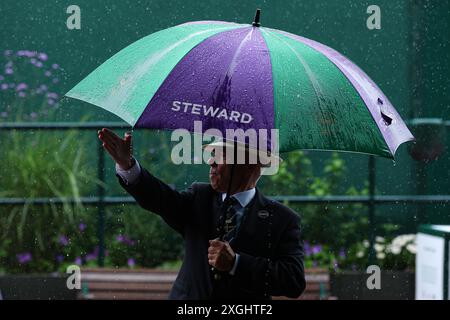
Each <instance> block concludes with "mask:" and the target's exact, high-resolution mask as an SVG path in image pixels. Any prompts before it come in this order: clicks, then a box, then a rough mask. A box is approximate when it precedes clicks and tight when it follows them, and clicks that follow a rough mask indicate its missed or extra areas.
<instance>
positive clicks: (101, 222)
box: [97, 139, 105, 267]
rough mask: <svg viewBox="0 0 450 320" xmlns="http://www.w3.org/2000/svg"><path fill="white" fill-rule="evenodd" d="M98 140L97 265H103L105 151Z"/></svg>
mask: <svg viewBox="0 0 450 320" xmlns="http://www.w3.org/2000/svg"><path fill="white" fill-rule="evenodd" d="M97 140H98V166H97V178H98V182H99V184H98V187H97V196H98V225H97V231H98V265H99V267H103V266H104V265H105V202H104V200H105V189H104V182H105V172H104V169H105V152H104V151H103V145H102V142H101V141H100V139H97Z"/></svg>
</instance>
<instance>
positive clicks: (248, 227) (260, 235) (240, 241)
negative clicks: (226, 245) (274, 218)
mask: <svg viewBox="0 0 450 320" xmlns="http://www.w3.org/2000/svg"><path fill="white" fill-rule="evenodd" d="M268 202H269V201H268V200H267V199H266V198H265V197H264V196H263V195H262V194H261V192H260V191H259V190H258V188H256V193H255V197H254V198H253V199H252V201H251V202H250V203H249V205H248V206H247V207H246V212H245V214H244V217H243V221H242V222H241V226H240V228H239V231H238V233H237V235H236V238H235V239H234V240H233V241H232V243H231V246H232V247H233V249H241V248H245V247H247V246H248V245H251V243H255V241H263V240H264V239H265V237H266V236H267V234H268V231H269V223H268V222H269V220H270V219H269V215H270V214H271V213H270V206H269V204H268Z"/></svg>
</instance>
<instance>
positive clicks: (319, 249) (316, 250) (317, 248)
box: [312, 244, 322, 254]
mask: <svg viewBox="0 0 450 320" xmlns="http://www.w3.org/2000/svg"><path fill="white" fill-rule="evenodd" d="M320 252H322V246H321V245H320V244H318V245H315V246H313V248H312V253H313V254H318V253H320Z"/></svg>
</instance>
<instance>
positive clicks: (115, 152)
mask: <svg viewBox="0 0 450 320" xmlns="http://www.w3.org/2000/svg"><path fill="white" fill-rule="evenodd" d="M98 138H99V139H100V140H101V141H102V143H103V148H105V150H106V151H107V152H108V153H109V154H110V155H111V158H112V159H113V160H114V161H115V162H116V163H117V164H118V165H119V166H120V167H121V168H122V169H124V170H128V169H130V168H131V167H132V166H133V152H132V141H131V139H132V136H131V133H129V132H126V133H125V135H124V138H123V139H122V138H121V137H119V136H118V135H117V134H115V133H114V132H113V131H111V130H109V129H107V128H103V129H102V130H99V131H98Z"/></svg>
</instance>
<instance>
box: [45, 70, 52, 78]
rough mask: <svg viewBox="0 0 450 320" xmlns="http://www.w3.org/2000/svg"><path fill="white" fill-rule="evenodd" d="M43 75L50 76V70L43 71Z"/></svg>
mask: <svg viewBox="0 0 450 320" xmlns="http://www.w3.org/2000/svg"><path fill="white" fill-rule="evenodd" d="M44 75H45V76H46V77H50V76H51V75H52V73H51V72H50V71H48V70H47V71H45V73H44Z"/></svg>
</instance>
